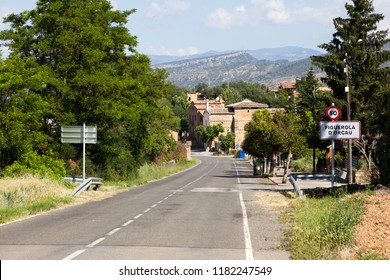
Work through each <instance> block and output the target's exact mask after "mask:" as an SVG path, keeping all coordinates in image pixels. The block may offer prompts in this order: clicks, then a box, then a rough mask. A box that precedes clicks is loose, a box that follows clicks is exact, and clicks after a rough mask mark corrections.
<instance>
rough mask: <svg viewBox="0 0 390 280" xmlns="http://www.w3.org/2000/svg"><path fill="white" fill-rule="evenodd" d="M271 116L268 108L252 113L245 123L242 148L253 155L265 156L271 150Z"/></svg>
mask: <svg viewBox="0 0 390 280" xmlns="http://www.w3.org/2000/svg"><path fill="white" fill-rule="evenodd" d="M271 123H272V116H271V113H270V112H269V111H268V110H258V111H256V112H254V113H253V115H252V120H251V121H250V122H249V123H247V124H246V125H245V139H244V141H243V143H242V148H243V150H244V151H245V152H246V153H247V154H250V155H253V156H255V157H262V158H263V157H265V156H267V155H270V154H271V153H272V152H273V148H274V144H277V143H273V139H272V136H273V131H272V127H271Z"/></svg>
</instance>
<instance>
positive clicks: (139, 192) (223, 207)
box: [0, 156, 289, 260]
mask: <svg viewBox="0 0 390 280" xmlns="http://www.w3.org/2000/svg"><path fill="white" fill-rule="evenodd" d="M198 158H199V159H200V160H201V163H200V164H199V165H197V166H196V167H194V168H192V169H191V170H188V171H185V172H182V173H180V174H176V175H174V176H171V177H169V178H165V179H163V180H159V181H156V182H153V183H150V184H147V185H144V186H140V187H135V188H132V189H130V190H129V191H126V192H123V193H120V194H118V195H115V196H114V197H111V198H108V199H105V200H103V201H98V202H89V203H86V204H83V205H78V206H72V207H67V208H64V209H60V210H55V211H50V212H47V213H44V214H41V215H38V216H35V217H32V218H28V219H25V220H22V221H18V222H14V223H10V224H7V225H2V226H0V259H3V260H5V259H32V260H39V259H45V260H49V259H57V260H58V259H88V260H94V259H112V260H115V259H122V260H129V259H137V260H144V259H145V260H159V259H160V260H200V259H201V260H209V259H214V260H224V259H229V260H240V259H241V260H243V259H288V258H289V254H288V252H285V251H283V250H281V249H279V245H280V242H281V241H280V240H281V237H282V233H281V230H282V229H283V227H284V225H283V224H281V223H280V222H279V221H278V219H277V213H275V212H274V211H269V210H267V208H265V207H262V205H261V201H260V203H259V201H258V198H257V196H256V192H259V191H261V190H259V188H258V187H259V185H258V184H259V182H258V181H256V180H258V178H252V177H253V176H250V173H251V167H250V165H249V164H248V162H247V161H244V160H242V159H234V158H228V157H211V156H199V157H198ZM260 187H261V186H260ZM266 187H269V186H266ZM271 187H272V186H271Z"/></svg>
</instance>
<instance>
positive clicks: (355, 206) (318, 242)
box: [286, 193, 365, 260]
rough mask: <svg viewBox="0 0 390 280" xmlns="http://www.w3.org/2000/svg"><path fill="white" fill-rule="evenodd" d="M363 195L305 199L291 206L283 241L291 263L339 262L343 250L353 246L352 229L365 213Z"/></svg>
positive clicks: (353, 230)
mask: <svg viewBox="0 0 390 280" xmlns="http://www.w3.org/2000/svg"><path fill="white" fill-rule="evenodd" d="M364 196H365V194H363V193H358V194H354V195H345V196H341V197H340V196H336V197H333V196H326V197H323V198H307V199H305V200H296V201H294V203H293V207H292V209H293V212H292V213H291V214H289V215H288V216H287V220H288V222H290V224H291V230H290V232H289V233H288V234H287V237H286V239H287V240H286V241H287V244H288V245H287V246H288V249H289V251H290V252H291V255H292V258H293V259H298V260H331V259H342V255H341V252H342V250H343V249H345V248H347V247H349V246H352V245H353V244H354V232H355V226H356V225H357V224H358V223H359V222H360V220H361V218H362V215H363V212H364Z"/></svg>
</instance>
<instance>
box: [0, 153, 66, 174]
mask: <svg viewBox="0 0 390 280" xmlns="http://www.w3.org/2000/svg"><path fill="white" fill-rule="evenodd" d="M4 174H5V175H6V176H22V175H25V174H33V175H36V174H38V175H41V176H49V177H52V178H57V179H59V178H61V177H63V176H65V174H66V170H65V162H63V161H61V160H57V159H54V158H53V157H51V156H49V155H38V154H37V153H36V152H33V151H29V152H27V153H25V154H24V155H22V156H21V158H20V160H18V161H15V162H14V163H13V164H11V165H9V166H7V167H6V168H5V171H4Z"/></svg>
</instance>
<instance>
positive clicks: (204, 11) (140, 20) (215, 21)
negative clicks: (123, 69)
mask: <svg viewBox="0 0 390 280" xmlns="http://www.w3.org/2000/svg"><path fill="white" fill-rule="evenodd" d="M388 1H389V0H374V7H375V11H376V12H378V13H382V14H384V15H385V20H384V21H382V22H381V23H380V24H379V29H390V5H389V3H388ZM35 2H36V1H35V0H23V1H15V0H0V15H1V17H3V16H5V15H6V14H9V13H11V12H15V13H19V12H21V11H23V10H27V9H33V8H34V6H35ZM346 2H347V0H326V1H325V0H241V1H234V0H152V1H149V0H138V1H136V0H133V1H131V0H111V3H112V5H113V6H114V8H115V9H119V10H128V9H132V8H135V9H136V10H137V12H136V13H135V14H133V15H131V16H130V17H129V22H128V25H127V26H128V29H129V31H130V33H131V34H132V35H136V36H137V37H138V47H137V50H138V51H139V52H141V53H145V54H160V55H163V54H164V55H190V54H197V53H203V52H207V51H209V50H215V51H225V50H248V49H251V50H254V49H259V48H269V47H271V48H272V47H284V46H300V47H306V48H313V49H317V50H319V49H318V48H317V46H318V45H319V44H321V43H327V42H329V41H330V40H331V39H332V34H333V33H334V31H335V30H334V27H333V23H332V19H333V18H336V17H339V16H341V17H345V8H344V5H345V3H346ZM3 28H6V26H5V25H4V24H0V29H3Z"/></svg>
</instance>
